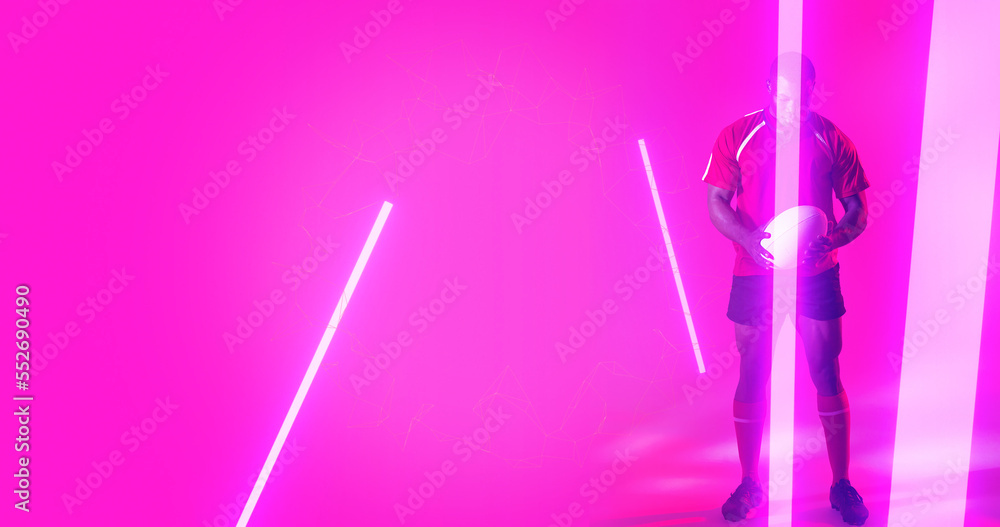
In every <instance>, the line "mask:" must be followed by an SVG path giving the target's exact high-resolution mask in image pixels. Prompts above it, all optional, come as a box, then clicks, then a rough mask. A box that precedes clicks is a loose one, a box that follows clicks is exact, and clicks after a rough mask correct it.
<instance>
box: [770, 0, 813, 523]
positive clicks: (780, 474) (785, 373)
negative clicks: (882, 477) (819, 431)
mask: <svg viewBox="0 0 1000 527" xmlns="http://www.w3.org/2000/svg"><path fill="white" fill-rule="evenodd" d="M788 52H794V53H800V54H801V53H802V0H779V2H778V56H779V59H778V61H779V64H778V72H779V75H781V76H784V77H786V78H787V79H788V80H789V81H790V84H791V86H793V87H797V86H799V85H800V80H801V73H802V65H801V63H800V64H786V62H787V61H788V60H795V59H793V58H789V57H783V56H781V55H782V54H783V53H788ZM773 89H774V90H775V91H777V90H778V86H777V81H776V84H775V86H773ZM799 93H800V90H797V89H793V90H792V94H793V95H792V96H793V97H794V98H795V101H794V102H795V106H796V107H801V106H800V105H805V104H808V101H801V100H799V98H800V95H799ZM764 111H765V112H766V111H769V110H767V109H765V110H764ZM800 132H801V127H800V126H796V127H795V132H794V134H793V136H792V137H791V138H790V140H783V139H781V138H776V139H778V140H777V144H776V151H775V166H774V178H775V179H774V189H775V192H774V209H775V211H774V213H775V215H777V214H779V213H780V212H782V211H785V210H788V209H790V208H792V207H795V206H798V204H799V134H800ZM797 249H798V248H797V247H796V251H797ZM796 254H797V252H796ZM796 275H797V271H796V269H794V268H793V269H779V268H777V267H776V268H775V269H774V289H773V291H772V293H771V298H772V304H771V305H772V306H777V305H778V302H779V298H780V296H779V294H778V292H779V291H782V290H783V291H785V292H787V293H788V297H789V298H791V299H793V300H792V301H791V302H789V304H791V305H790V306H789V313H788V317H789V318H790V319H791V321H790V325H791V326H792V327H795V326H796V319H797V310H796V305H795V304H796V301H795V299H796V298H798V295H797V291H796ZM785 320H786V317H785V316H775V317H773V319H772V322H771V324H772V325H771V336H772V337H771V344H772V349H773V350H774V354H773V360H772V363H773V366H772V370H771V418H770V421H771V433H770V439H769V446H768V449H769V454H768V471H769V476H768V479H769V482H772V483H769V485H768V487H769V489H770V492H769V497H768V519H767V521H768V525H771V526H776V525H782V526H784V525H791V523H792V488H793V486H792V482H793V470H792V464H791V462H790V461H791V459H792V456H790V455H786V453H791V452H793V451H794V439H795V338H794V333H792V337H791V338H789V337H788V335H787V332H788V331H789V330H788V328H787V327H786V326H785ZM782 328H785V329H784V332H785V333H784V334H783V331H782Z"/></svg>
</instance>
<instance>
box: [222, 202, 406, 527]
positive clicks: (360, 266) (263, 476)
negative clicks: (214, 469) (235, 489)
mask: <svg viewBox="0 0 1000 527" xmlns="http://www.w3.org/2000/svg"><path fill="white" fill-rule="evenodd" d="M391 209H392V204H391V203H389V202H388V201H386V202H383V203H382V210H380V211H379V213H378V218H376V219H375V225H373V226H372V230H371V232H370V233H369V234H368V240H367V241H365V246H364V248H362V249H361V255H360V256H358V261H357V263H356V264H354V270H353V271H351V276H350V278H348V279H347V286H345V287H344V293H343V294H342V295H340V301H338V302H337V307H336V309H334V311H333V317H332V318H330V323H329V324H328V325H327V327H326V331H324V332H323V338H322V339H320V341H319V346H317V347H316V353H314V354H313V358H312V362H310V363H309V368H307V369H306V374H305V377H303V378H302V383H301V384H299V390H298V391H297V392H296V393H295V398H294V399H293V400H292V406H291V407H290V408H289V409H288V414H287V415H285V420H284V422H282V423H281V429H279V430H278V437H276V438H275V439H274V444H273V445H271V452H270V453H269V454H268V455H267V460H266V461H264V468H263V469H262V470H261V471H260V475H259V476H258V477H257V483H255V484H254V486H253V491H252V492H251V493H250V498H249V499H247V504H246V505H245V506H244V507H243V513H242V514H241V515H240V520H239V522H237V524H236V525H237V527H246V525H247V523H248V522H249V521H250V515H251V514H253V509H254V507H256V506H257V500H258V499H259V498H260V494H261V492H263V490H264V484H265V483H267V478H268V476H269V475H270V474H271V469H273V468H274V463H275V462H276V461H277V459H278V454H279V453H280V452H281V449H282V448H283V447H284V445H285V439H286V438H287V437H288V432H289V431H291V429H292V424H293V423H294V422H295V417H296V416H297V415H298V413H299V409H300V408H301V407H302V402H303V401H304V400H305V398H306V394H307V393H308V392H309V386H311V385H312V382H313V379H314V378H315V377H316V372H318V371H319V366H320V364H321V363H322V362H323V356H324V355H326V350H327V348H328V347H329V346H330V342H331V341H332V340H333V334H334V332H336V331H337V326H338V325H339V324H340V319H341V318H343V317H344V311H345V310H346V309H347V303H348V302H349V301H350V300H351V295H353V294H354V288H355V287H356V286H357V285H358V280H359V279H361V273H362V272H363V271H364V270H365V264H367V263H368V257H369V256H370V255H371V252H372V249H373V248H374V247H375V242H376V241H378V236H379V233H381V232H382V226H383V225H385V220H386V218H388V217H389V211H390V210H391Z"/></svg>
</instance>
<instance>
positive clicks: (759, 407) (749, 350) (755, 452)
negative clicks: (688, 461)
mask: <svg viewBox="0 0 1000 527" xmlns="http://www.w3.org/2000/svg"><path fill="white" fill-rule="evenodd" d="M735 326H736V349H737V350H738V351H739V354H740V379H739V382H738V383H737V385H736V394H735V396H734V398H733V420H734V422H735V425H736V444H737V448H738V450H739V454H740V465H741V467H742V469H743V476H742V477H744V478H746V477H749V478H752V479H753V480H754V481H758V482H759V481H760V475H759V473H758V465H759V461H760V445H761V438H762V436H763V433H764V419H765V416H766V414H767V402H766V395H767V393H766V390H767V381H768V379H770V376H771V357H772V353H771V327H770V326H769V325H767V326H763V325H761V326H754V325H745V324H739V323H736V324H735Z"/></svg>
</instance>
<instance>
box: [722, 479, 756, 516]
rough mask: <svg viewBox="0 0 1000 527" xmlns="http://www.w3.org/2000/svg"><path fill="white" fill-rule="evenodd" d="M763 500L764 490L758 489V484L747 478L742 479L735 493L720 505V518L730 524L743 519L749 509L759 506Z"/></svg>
mask: <svg viewBox="0 0 1000 527" xmlns="http://www.w3.org/2000/svg"><path fill="white" fill-rule="evenodd" d="M763 499H764V490H763V489H761V488H760V483H757V482H756V481H754V480H753V479H752V478H749V477H747V478H743V482H742V483H740V486H739V487H736V491H735V492H733V493H732V494H730V495H729V499H728V500H726V503H724V504H722V517H723V518H725V519H727V520H729V521H731V522H735V521H739V520H742V519H745V518H746V517H747V513H748V512H750V509H752V508H754V507H756V506H758V505H760V502H761V501H762V500H763Z"/></svg>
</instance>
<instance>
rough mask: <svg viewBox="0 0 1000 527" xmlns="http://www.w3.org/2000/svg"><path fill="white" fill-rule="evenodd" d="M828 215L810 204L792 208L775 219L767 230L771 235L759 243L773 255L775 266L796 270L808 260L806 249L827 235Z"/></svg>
mask: <svg viewBox="0 0 1000 527" xmlns="http://www.w3.org/2000/svg"><path fill="white" fill-rule="evenodd" d="M826 228H827V224H826V214H825V213H824V212H823V211H822V210H821V209H819V208H817V207H813V206H811V205H802V206H798V207H792V208H790V209H788V210H786V211H784V212H782V213H781V214H778V215H777V216H775V217H774V219H773V220H771V221H770V222H768V224H767V226H766V227H764V231H765V232H767V233H769V234H770V235H771V237H770V238H764V239H762V240H761V241H760V245H761V247H763V248H764V250H765V251H767V252H769V253H771V256H774V266H775V267H779V268H781V269H794V268H796V267H798V265H799V262H800V261H802V258H803V257H805V252H806V248H807V247H808V246H809V243H810V242H812V241H814V240H815V239H816V237H817V236H819V235H822V234H826Z"/></svg>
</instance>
